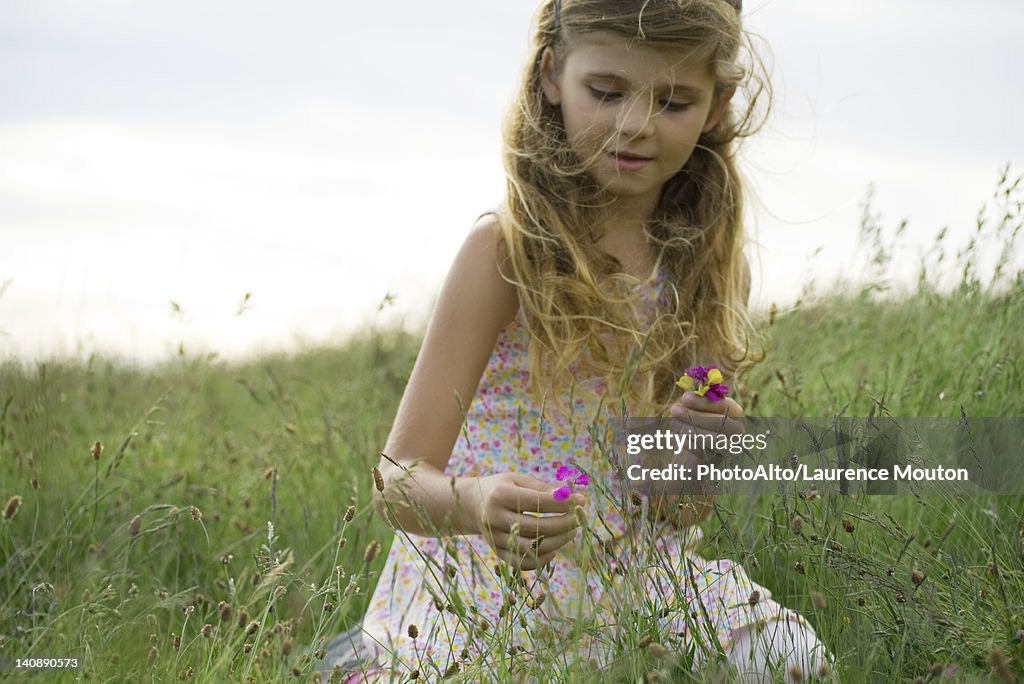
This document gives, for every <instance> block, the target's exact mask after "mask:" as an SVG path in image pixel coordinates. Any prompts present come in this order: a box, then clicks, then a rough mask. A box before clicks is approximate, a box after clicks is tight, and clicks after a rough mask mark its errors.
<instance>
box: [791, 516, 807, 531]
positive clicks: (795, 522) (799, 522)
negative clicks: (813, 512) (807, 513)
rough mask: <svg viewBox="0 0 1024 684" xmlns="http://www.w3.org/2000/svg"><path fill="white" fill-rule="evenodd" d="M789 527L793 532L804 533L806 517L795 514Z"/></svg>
mask: <svg viewBox="0 0 1024 684" xmlns="http://www.w3.org/2000/svg"><path fill="white" fill-rule="evenodd" d="M789 529H790V531H792V532H793V534H795V535H797V536H799V535H801V534H803V533H804V519H803V518H801V517H800V516H799V515H794V516H793V519H792V520H791V521H790V522H789Z"/></svg>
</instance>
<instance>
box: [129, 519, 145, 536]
mask: <svg viewBox="0 0 1024 684" xmlns="http://www.w3.org/2000/svg"><path fill="white" fill-rule="evenodd" d="M141 531H142V516H141V515H136V516H135V517H134V518H132V521H131V522H130V523H128V534H130V535H131V536H133V537H137V536H139V532H141Z"/></svg>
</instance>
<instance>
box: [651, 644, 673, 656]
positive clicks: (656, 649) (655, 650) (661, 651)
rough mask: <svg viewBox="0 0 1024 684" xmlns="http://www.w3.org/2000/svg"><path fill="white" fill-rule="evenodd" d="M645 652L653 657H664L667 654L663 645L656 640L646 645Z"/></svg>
mask: <svg viewBox="0 0 1024 684" xmlns="http://www.w3.org/2000/svg"><path fill="white" fill-rule="evenodd" d="M647 652H648V653H650V654H651V655H652V656H654V657H655V658H664V657H665V656H667V655H668V649H667V648H666V647H665V645H664V644H659V643H658V642H654V643H653V644H651V645H650V646H648V647H647Z"/></svg>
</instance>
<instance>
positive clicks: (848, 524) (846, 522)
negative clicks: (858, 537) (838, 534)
mask: <svg viewBox="0 0 1024 684" xmlns="http://www.w3.org/2000/svg"><path fill="white" fill-rule="evenodd" d="M843 529H844V530H846V531H847V532H849V533H850V534H853V530H854V525H853V521H852V520H850V519H849V518H843Z"/></svg>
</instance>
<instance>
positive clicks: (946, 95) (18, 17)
mask: <svg viewBox="0 0 1024 684" xmlns="http://www.w3.org/2000/svg"><path fill="white" fill-rule="evenodd" d="M746 5H747V12H746V15H747V23H748V26H749V27H750V28H751V29H753V30H755V31H757V32H758V33H759V34H761V35H762V36H763V37H764V38H765V39H766V40H767V41H768V43H769V44H770V45H771V48H772V51H773V53H774V73H775V84H776V89H777V93H776V96H777V97H776V103H775V110H774V113H773V117H772V119H771V121H770V124H769V126H768V127H767V128H766V130H765V131H764V132H763V133H762V135H761V137H760V138H759V139H758V140H757V141H756V142H754V143H753V144H751V145H750V146H749V147H748V148H747V149H746V153H745V154H746V160H747V169H748V173H749V175H750V177H751V179H752V186H753V187H755V188H756V189H757V194H758V200H759V202H758V204H757V205H756V206H755V207H754V208H753V212H752V217H751V220H752V222H755V223H756V234H757V237H758V240H759V242H760V246H761V247H760V250H759V258H757V259H756V260H755V271H756V273H757V275H756V276H755V277H756V279H757V283H758V285H759V287H758V289H757V291H756V293H755V296H756V298H757V301H758V302H759V303H761V304H762V305H767V303H770V302H772V301H777V302H779V303H781V304H786V303H790V302H792V301H793V300H794V299H795V298H796V297H797V295H798V293H799V291H800V288H801V286H802V285H803V284H804V283H805V282H806V281H807V280H808V279H809V278H815V279H816V280H818V281H819V282H827V281H829V280H831V278H832V277H833V275H834V274H835V273H836V272H837V271H838V270H840V269H846V270H847V271H848V270H849V269H851V268H852V264H853V263H854V262H853V261H851V255H852V254H853V253H854V252H855V250H856V238H857V229H858V219H859V214H860V212H859V209H858V204H859V202H860V201H861V199H862V197H863V196H864V192H865V188H866V187H867V185H868V184H869V183H874V184H875V187H876V192H875V208H876V209H877V210H878V211H880V212H881V213H882V214H883V216H884V221H885V223H886V224H887V225H890V226H894V225H895V224H896V223H898V221H899V220H900V219H902V218H904V217H907V218H909V219H910V230H909V232H908V247H907V250H906V252H905V253H903V254H901V257H900V258H901V261H902V262H903V263H905V264H906V265H907V266H908V267H911V266H913V265H914V264H915V263H916V262H915V259H916V254H917V251H919V250H923V249H925V248H926V246H927V245H928V244H930V242H931V240H932V238H933V236H934V235H935V233H936V232H937V231H938V230H939V229H940V228H942V227H943V226H949V228H950V230H951V233H952V236H953V238H952V241H953V242H954V244H962V243H963V242H964V241H965V240H966V236H967V235H968V233H969V232H970V231H971V230H972V229H973V224H974V219H975V215H976V213H977V211H978V209H979V207H980V206H981V205H982V203H983V202H984V201H985V200H986V199H987V198H988V197H989V195H990V194H991V192H992V190H993V189H994V186H995V181H996V178H997V175H998V171H999V169H1000V168H1002V167H1003V166H1004V165H1005V164H1006V163H1007V162H1011V163H1013V164H1014V166H1013V167H1012V169H1013V170H1015V171H1016V172H1017V173H1020V172H1021V171H1022V170H1024V168H1022V166H1024V134H1022V133H1021V130H1020V124H1019V122H1020V121H1021V120H1022V113H1024V106H1022V105H1024V89H1022V88H1021V82H1022V79H1021V76H1020V68H1021V67H1020V65H1021V64H1022V63H1024V49H1022V48H1021V47H1020V41H1019V34H1020V31H1021V30H1022V29H1024V3H1020V2H1016V1H1015V0H981V1H978V2H970V3H968V2H964V1H961V0H956V1H950V0H946V1H942V0H930V1H928V2H925V1H924V0H900V1H899V2H891V1H887V2H883V1H882V0H836V1H833V2H821V1H820V0H748V2H747V3H746ZM534 8H535V3H534V2H533V1H532V0H521V1H520V0H504V1H502V2H493V3H492V2H480V0H448V1H446V2H439V3H424V2H422V1H421V0H393V1H392V2H389V3H377V2H358V3H354V2H351V1H350V0H341V1H340V2H339V1H338V0H334V1H332V2H328V1H327V0H312V1H309V2H296V3H279V2H274V3H270V2H263V1H260V2H253V1H251V0H247V1H246V2H241V1H240V0H203V1H202V2H199V1H197V0H175V1H174V2H169V1H167V0H149V1H146V2H139V1H133V2H129V1H127V0H91V1H90V2H80V1H78V0H5V1H4V2H2V3H0V64H2V65H3V67H2V68H0V288H2V287H3V285H4V283H6V289H5V290H3V293H2V295H0V357H3V356H8V355H11V354H13V355H17V356H21V357H25V358H34V357H38V356H40V355H46V354H50V353H55V352H61V353H75V354H86V353H89V352H90V351H93V350H102V351H105V352H108V353H116V354H120V355H123V356H126V357H128V358H134V359H139V360H151V359H154V358H158V357H160V356H162V355H166V354H168V353H171V352H172V351H174V350H176V349H177V347H178V344H179V343H181V342H184V344H185V347H186V349H187V350H190V351H193V352H198V351H211V352H217V353H220V354H222V355H228V356H230V355H237V354H243V353H252V352H256V351H258V350H260V349H265V348H280V347H287V346H288V345H290V344H293V343H294V342H295V341H296V340H305V341H315V342H325V341H328V342H329V341H332V340H335V341H336V340H338V339H340V338H341V337H342V336H343V334H344V333H345V331H347V330H351V329H354V328H355V327H359V326H365V325H373V324H378V325H379V324H383V323H384V322H385V319H384V317H382V316H379V315H377V314H376V313H375V312H376V310H377V307H378V304H379V303H380V302H381V300H382V299H383V298H384V297H385V295H387V294H389V293H390V294H392V295H395V296H396V303H395V304H394V305H393V306H391V307H390V308H389V311H390V315H391V316H393V317H394V316H397V317H401V318H405V319H406V320H409V321H418V320H421V319H422V317H423V316H424V315H425V312H426V311H427V310H428V307H429V304H430V302H431V301H432V298H433V296H434V294H435V293H436V290H437V287H438V285H439V283H440V280H441V278H442V277H443V274H444V272H445V270H446V269H447V266H448V264H449V262H450V260H451V258H452V256H453V255H454V252H455V250H456V248H457V247H458V245H459V243H460V242H461V240H462V238H463V236H464V235H465V232H466V230H467V229H468V227H469V226H470V225H471V223H472V222H473V220H474V218H475V217H476V216H477V215H478V214H479V213H480V212H481V211H483V210H485V209H487V208H489V207H491V206H493V205H494V204H496V203H497V201H498V200H499V198H500V196H501V193H502V189H503V180H502V179H503V177H502V172H501V162H500V127H501V121H502V118H503V116H504V112H505V109H506V107H507V105H508V102H509V99H510V97H511V91H512V89H513V87H514V84H515V82H516V80H517V78H518V74H519V71H520V68H521V63H522V60H523V58H524V55H525V49H526V41H527V35H528V25H529V20H530V17H531V15H532V13H533V11H534ZM815 253H817V256H815V257H813V259H810V261H809V262H808V257H809V256H810V255H813V254H815ZM246 293H251V298H250V300H249V302H248V303H247V306H246V308H245V310H244V311H242V312H241V315H239V308H240V304H241V303H242V300H243V297H244V296H245V294H246ZM172 301H173V302H175V303H177V304H178V305H179V306H180V307H181V309H182V312H181V313H175V312H174V311H173V308H172V305H171V302H172Z"/></svg>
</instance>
